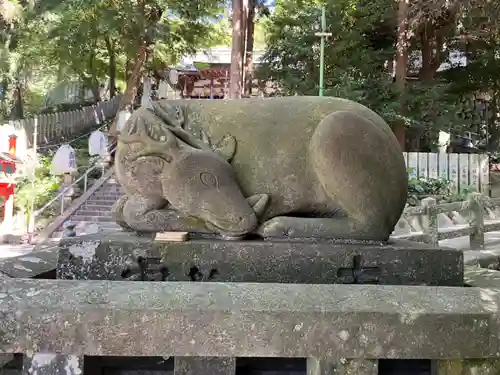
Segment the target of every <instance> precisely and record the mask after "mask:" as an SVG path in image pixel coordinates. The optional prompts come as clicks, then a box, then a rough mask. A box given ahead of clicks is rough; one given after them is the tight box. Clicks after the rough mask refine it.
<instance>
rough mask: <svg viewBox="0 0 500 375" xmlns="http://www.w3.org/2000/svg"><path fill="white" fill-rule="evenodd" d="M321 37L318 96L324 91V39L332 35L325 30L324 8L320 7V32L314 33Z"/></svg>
mask: <svg viewBox="0 0 500 375" xmlns="http://www.w3.org/2000/svg"><path fill="white" fill-rule="evenodd" d="M315 35H316V36H319V37H321V45H320V58H319V96H323V95H324V93H325V39H326V38H327V37H329V36H331V35H332V33H327V32H326V8H325V7H324V6H323V7H322V8H321V32H319V33H316V34H315Z"/></svg>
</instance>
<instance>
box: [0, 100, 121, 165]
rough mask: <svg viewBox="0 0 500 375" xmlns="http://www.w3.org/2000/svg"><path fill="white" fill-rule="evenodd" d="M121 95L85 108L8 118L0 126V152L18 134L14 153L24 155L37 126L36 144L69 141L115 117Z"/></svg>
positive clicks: (42, 144) (4, 149) (5, 149)
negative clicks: (31, 116) (14, 118)
mask: <svg viewBox="0 0 500 375" xmlns="http://www.w3.org/2000/svg"><path fill="white" fill-rule="evenodd" d="M120 98H121V96H115V97H114V98H113V99H111V100H108V101H105V102H100V103H97V104H96V105H93V106H89V107H84V108H83V109H80V110H74V111H68V112H59V113H47V114H42V115H38V116H37V117H34V118H29V119H22V120H18V121H9V122H8V123H6V124H4V125H2V126H0V151H4V152H6V151H8V150H7V148H8V141H7V139H8V136H9V135H11V134H15V135H17V150H16V151H17V154H18V156H19V157H21V158H23V156H25V155H26V152H27V150H28V149H29V148H31V147H33V143H34V133H35V128H36V133H37V134H36V143H37V146H38V147H40V146H42V147H43V146H44V145H47V144H51V143H57V142H61V141H65V140H70V139H71V138H73V137H74V136H75V135H78V134H81V133H82V132H85V131H86V130H88V129H90V128H92V127H94V126H95V125H97V124H99V123H101V122H102V121H103V120H105V119H108V118H111V117H114V116H115V114H116V112H117V111H118V106H119V103H120Z"/></svg>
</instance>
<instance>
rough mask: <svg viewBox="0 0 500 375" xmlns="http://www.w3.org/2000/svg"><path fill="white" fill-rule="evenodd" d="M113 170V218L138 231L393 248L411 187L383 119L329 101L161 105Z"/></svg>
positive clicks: (124, 135) (144, 113)
mask: <svg viewBox="0 0 500 375" xmlns="http://www.w3.org/2000/svg"><path fill="white" fill-rule="evenodd" d="M213 140H217V141H218V142H217V143H215V144H214V143H213ZM115 166H116V178H117V180H118V181H119V182H120V183H121V184H122V186H123V187H124V190H125V192H126V195H125V196H124V197H122V198H121V199H120V200H119V201H118V202H117V203H116V205H115V207H114V209H113V211H114V216H115V219H116V221H117V222H118V223H119V224H120V225H121V226H122V227H123V228H125V229H127V230H133V231H137V232H161V231H168V230H173V229H179V228H180V227H179V226H176V225H177V224H174V223H176V222H179V221H180V222H182V223H184V224H182V225H181V227H182V228H181V229H183V230H191V231H204V230H205V231H206V230H210V231H212V232H217V233H219V234H221V235H223V236H226V237H228V238H242V236H245V235H247V234H252V233H253V234H258V235H260V236H262V237H264V238H268V237H300V238H303V237H316V238H334V239H344V240H345V239H350V240H374V241H386V240H387V239H388V238H389V236H390V234H391V233H392V231H393V229H394V226H395V225H396V223H397V222H398V220H399V218H400V216H401V214H402V211H403V209H404V207H405V203H406V196H407V188H408V177H407V171H406V167H405V161H404V158H403V154H402V152H401V149H400V146H399V144H398V142H397V140H396V138H395V136H394V135H393V133H392V131H391V129H390V128H389V126H388V125H387V124H386V123H385V121H384V120H383V119H382V118H381V117H379V116H378V115H377V114H376V113H374V112H373V111H371V110H370V109H368V108H366V107H364V106H363V105H361V104H358V103H355V102H352V101H349V100H345V99H339V98H332V97H323V98H321V97H298V96H294V97H281V98H279V97H277V98H269V99H260V98H258V99H257V98H256V99H241V100H234V101H226V100H190V101H182V100H174V101H167V100H163V101H157V102H154V103H153V105H152V107H151V108H141V109H139V110H137V111H136V112H135V113H133V114H132V116H131V118H130V119H129V121H128V122H127V123H126V124H125V127H124V129H123V130H122V132H121V134H120V136H119V139H118V148H117V152H116V161H115Z"/></svg>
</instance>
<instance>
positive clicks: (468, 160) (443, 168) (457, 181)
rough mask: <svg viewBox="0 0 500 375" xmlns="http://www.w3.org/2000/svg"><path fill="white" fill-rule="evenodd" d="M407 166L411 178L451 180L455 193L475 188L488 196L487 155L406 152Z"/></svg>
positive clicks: (488, 170) (488, 172)
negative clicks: (466, 188) (410, 171)
mask: <svg viewBox="0 0 500 375" xmlns="http://www.w3.org/2000/svg"><path fill="white" fill-rule="evenodd" d="M404 156H405V160H406V166H407V167H408V168H411V170H412V173H411V177H417V178H420V177H424V178H429V177H430V178H437V177H443V178H446V179H448V180H450V181H451V182H452V184H453V187H454V189H455V191H460V190H462V189H464V188H465V187H471V186H473V187H475V190H476V191H477V192H482V193H483V194H486V195H488V193H489V182H490V169H489V158H488V155H486V154H443V153H425V152H406V153H405V154H404Z"/></svg>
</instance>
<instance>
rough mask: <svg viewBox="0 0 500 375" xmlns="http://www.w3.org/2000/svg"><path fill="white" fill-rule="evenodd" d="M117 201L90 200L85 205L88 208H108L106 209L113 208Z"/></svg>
mask: <svg viewBox="0 0 500 375" xmlns="http://www.w3.org/2000/svg"><path fill="white" fill-rule="evenodd" d="M116 201H117V199H116V200H105V199H99V200H97V199H96V200H93V199H89V200H88V201H86V202H85V205H87V206H92V207H93V206H106V207H111V206H113V205H114V204H115V203H116Z"/></svg>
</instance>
